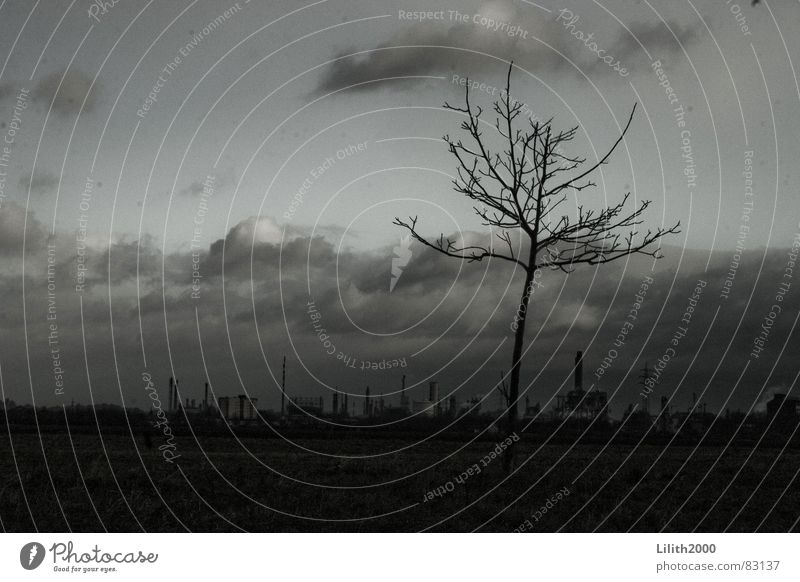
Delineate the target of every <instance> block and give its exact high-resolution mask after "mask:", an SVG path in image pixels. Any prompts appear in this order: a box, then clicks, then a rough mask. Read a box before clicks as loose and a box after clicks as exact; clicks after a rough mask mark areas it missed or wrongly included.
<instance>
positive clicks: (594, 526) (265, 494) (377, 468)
mask: <svg viewBox="0 0 800 582" xmlns="http://www.w3.org/2000/svg"><path fill="white" fill-rule="evenodd" d="M8 441H9V438H8V435H4V436H3V437H2V438H0V476H2V481H1V482H0V519H1V520H2V527H3V528H4V529H5V530H6V531H32V530H39V531H68V530H73V531H103V530H108V531H141V530H146V531H185V530H190V531H237V530H246V531H287V532H288V531H325V532H329V531H419V530H431V531H472V530H476V529H477V530H480V531H507V532H510V531H513V530H514V529H515V528H519V527H520V526H521V525H522V524H523V523H525V520H526V519H527V520H529V522H528V523H529V524H530V525H529V526H528V527H526V528H525V529H527V530H528V531H540V532H550V531H557V530H562V531H576V532H585V531H593V530H597V531H627V530H633V531H660V530H661V529H662V528H663V529H664V530H665V531H691V530H697V531H710V532H717V531H724V530H727V531H735V532H736V531H756V530H757V531H778V532H785V531H790V530H794V531H797V529H798V525H797V519H798V516H800V491H799V490H798V486H797V479H796V478H795V477H796V475H797V472H798V469H800V451H798V450H797V449H793V450H786V451H783V452H781V449H780V448H764V449H756V450H755V451H753V449H751V448H747V449H744V448H733V447H731V448H729V449H728V450H727V451H725V452H723V448H722V447H700V448H697V449H694V448H692V447H672V448H668V449H666V450H665V449H664V447H661V446H655V445H642V446H640V447H638V448H635V447H634V446H622V445H613V446H609V447H608V448H607V449H606V450H605V451H603V450H602V447H601V446H592V445H576V446H574V447H573V448H572V449H570V448H569V447H568V446H566V445H554V446H544V447H542V448H541V450H538V451H537V452H536V453H535V454H534V451H535V450H536V449H537V448H538V445H536V444H535V443H532V442H526V441H525V440H523V441H522V442H521V443H520V445H519V452H520V455H519V459H520V461H521V463H520V465H519V466H518V470H517V472H516V474H514V475H513V476H511V477H509V478H506V476H505V475H504V474H503V472H502V466H501V462H500V460H499V459H494V460H491V461H490V462H488V464H487V465H486V466H485V467H484V466H483V465H482V464H481V459H482V458H483V457H484V456H485V455H487V454H489V453H490V451H492V449H493V448H494V446H495V441H493V440H492V441H481V442H474V443H472V444H469V445H467V446H466V447H464V448H463V449H462V450H459V448H460V447H462V446H463V444H462V443H460V442H456V441H443V440H439V441H430V442H426V443H422V444H412V443H410V442H399V441H393V440H366V439H359V440H340V441H337V440H312V439H307V440H301V441H297V442H295V444H290V443H287V442H283V441H280V440H277V439H260V438H244V439H242V440H241V442H240V443H237V442H236V440H235V439H234V438H233V437H229V438H222V437H208V438H206V437H204V438H201V439H200V444H201V445H202V447H200V446H198V443H197V442H196V441H195V440H194V439H192V438H190V437H181V438H179V439H178V441H177V452H178V453H179V454H180V458H178V459H177V460H176V462H175V464H172V465H171V464H169V463H166V462H164V461H163V459H162V457H161V455H160V454H159V452H158V450H157V445H158V443H157V442H156V441H155V439H154V441H153V443H152V445H153V446H152V448H148V447H147V446H146V444H145V442H144V441H143V440H142V439H141V438H139V439H138V440H137V442H136V445H137V446H138V448H139V452H138V453H137V451H136V449H135V448H134V447H133V446H132V444H131V440H130V438H129V437H124V436H119V435H117V436H109V437H104V439H103V442H102V444H101V441H100V439H99V437H98V436H97V435H96V434H95V435H81V434H78V435H76V434H73V435H72V443H71V442H70V438H69V437H68V436H66V435H61V434H44V435H42V436H41V440H40V437H39V436H38V435H37V434H35V433H33V434H14V435H13V451H14V454H15V455H14V456H12V454H11V451H12V448H11V447H10V446H9V442H8ZM73 447H74V448H73ZM300 447H305V448H306V449H308V450H307V451H303V450H302V449H301V448H300ZM403 447H408V449H407V450H405V451H402V452H399V453H392V451H396V450H397V449H401V448H403ZM43 449H44V451H45V452H46V459H47V461H46V463H45V457H44V456H43V454H42V450H43ZM693 451H694V452H693ZM662 452H663V456H662V457H661V459H660V460H658V456H659V454H661V453H662ZM381 453H389V454H381ZM751 453H752V456H751V457H750V458H749V459H748V458H747V457H748V455H750V454H751ZM140 454H141V458H140V456H139V455H140ZM376 454H378V455H381V456H377V457H372V458H366V459H365V458H358V457H363V456H365V455H376ZM629 456H630V457H629ZM442 459H444V460H442ZM687 460H688V462H686V461H687ZM523 461H524V462H523ZM684 462H686V465H685V466H683V468H682V465H683V464H684ZM15 463H16V464H15ZM475 464H477V465H478V467H479V468H480V469H481V470H480V472H479V473H477V472H473V474H472V475H467V474H466V473H465V472H466V471H467V470H468V469H469V468H470V467H472V466H473V465H475ZM48 467H49V476H48ZM587 467H588V468H587ZM648 468H650V470H649V471H648ZM462 473H464V474H465V475H466V477H465V478H463V479H460V480H459V481H463V483H462V482H457V481H456V478H457V477H459V475H462ZM573 480H575V482H574V483H573ZM448 483H450V485H448ZM438 487H446V489H447V490H440V492H442V494H441V495H428V497H429V498H430V500H429V501H423V500H424V499H425V497H426V493H427V492H429V491H432V490H436V489H437V488H438ZM564 488H568V490H569V494H568V495H562V496H561V498H560V499H557V500H556V501H555V502H551V507H550V508H549V509H548V510H547V511H546V512H543V513H542V514H541V515H540V519H539V520H538V521H536V520H535V519H534V518H533V517H532V516H533V513H534V512H535V511H537V510H539V508H540V507H541V506H544V505H546V503H547V502H548V499H554V498H555V496H556V495H557V494H558V493H559V491H564ZM56 494H57V495H56ZM651 504H652V506H651Z"/></svg>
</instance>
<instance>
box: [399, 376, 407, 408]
mask: <svg viewBox="0 0 800 582" xmlns="http://www.w3.org/2000/svg"><path fill="white" fill-rule="evenodd" d="M401 386H402V388H401V389H400V408H402V409H403V410H406V409H407V408H408V399H407V397H406V375H405V374H403V379H402V381H401Z"/></svg>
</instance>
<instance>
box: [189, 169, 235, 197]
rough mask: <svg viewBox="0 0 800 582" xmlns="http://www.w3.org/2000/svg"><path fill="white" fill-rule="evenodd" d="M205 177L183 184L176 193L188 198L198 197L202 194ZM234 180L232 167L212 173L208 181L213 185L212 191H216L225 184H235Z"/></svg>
mask: <svg viewBox="0 0 800 582" xmlns="http://www.w3.org/2000/svg"><path fill="white" fill-rule="evenodd" d="M206 179H207V178H206V177H204V178H203V179H202V180H195V181H194V182H190V183H189V184H188V185H187V186H184V187H183V188H181V189H180V190H178V194H179V195H181V196H186V197H189V198H199V197H200V196H201V195H202V194H203V189H204V182H205V181H206ZM236 181H237V179H236V174H235V173H234V170H233V168H228V169H226V170H223V171H222V172H221V173H217V174H214V175H213V180H212V181H211V182H209V183H210V184H212V185H213V191H214V192H218V191H219V190H220V189H221V188H223V187H225V186H230V185H233V184H236Z"/></svg>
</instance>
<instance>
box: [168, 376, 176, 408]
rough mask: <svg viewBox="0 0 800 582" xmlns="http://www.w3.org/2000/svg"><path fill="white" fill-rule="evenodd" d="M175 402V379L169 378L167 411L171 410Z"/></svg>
mask: <svg viewBox="0 0 800 582" xmlns="http://www.w3.org/2000/svg"><path fill="white" fill-rule="evenodd" d="M174 402H175V378H173V377H172V376H170V377H169V406H168V407H167V410H172V405H173V404H174Z"/></svg>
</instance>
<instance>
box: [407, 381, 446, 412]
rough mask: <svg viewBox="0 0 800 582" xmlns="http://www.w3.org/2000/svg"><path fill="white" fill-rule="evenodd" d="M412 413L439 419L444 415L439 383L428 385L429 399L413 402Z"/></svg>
mask: <svg viewBox="0 0 800 582" xmlns="http://www.w3.org/2000/svg"><path fill="white" fill-rule="evenodd" d="M411 412H412V413H414V414H421V415H424V416H432V417H438V416H441V414H442V403H441V402H440V401H439V383H438V382H434V381H432V382H430V383H429V384H428V399H427V400H414V401H412V402H411Z"/></svg>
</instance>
